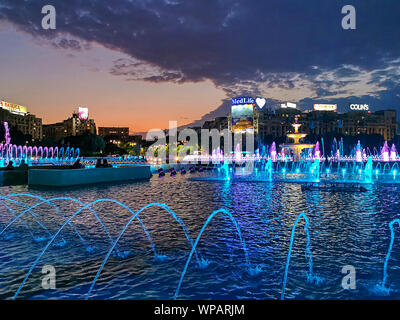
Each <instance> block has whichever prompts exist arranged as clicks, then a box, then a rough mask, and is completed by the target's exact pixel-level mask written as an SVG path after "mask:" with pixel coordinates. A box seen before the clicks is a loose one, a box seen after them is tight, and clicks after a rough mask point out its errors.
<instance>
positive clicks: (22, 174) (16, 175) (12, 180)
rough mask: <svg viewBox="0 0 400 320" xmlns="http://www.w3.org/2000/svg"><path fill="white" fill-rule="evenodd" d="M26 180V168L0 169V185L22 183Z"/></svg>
mask: <svg viewBox="0 0 400 320" xmlns="http://www.w3.org/2000/svg"><path fill="white" fill-rule="evenodd" d="M27 181H28V174H27V170H12V171H7V170H0V186H10V185H22V184H26V183H27Z"/></svg>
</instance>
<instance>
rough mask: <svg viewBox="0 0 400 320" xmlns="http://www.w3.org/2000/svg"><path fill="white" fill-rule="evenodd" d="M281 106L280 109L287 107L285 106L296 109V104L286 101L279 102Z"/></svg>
mask: <svg viewBox="0 0 400 320" xmlns="http://www.w3.org/2000/svg"><path fill="white" fill-rule="evenodd" d="M281 108H282V109H287V108H291V109H296V108H297V105H296V104H295V103H291V102H286V103H281Z"/></svg>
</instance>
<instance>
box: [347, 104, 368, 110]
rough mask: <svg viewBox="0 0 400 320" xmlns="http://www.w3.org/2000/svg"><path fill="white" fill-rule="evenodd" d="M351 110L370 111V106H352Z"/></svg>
mask: <svg viewBox="0 0 400 320" xmlns="http://www.w3.org/2000/svg"><path fill="white" fill-rule="evenodd" d="M350 110H358V111H368V110H369V105H368V104H355V103H353V104H351V105H350Z"/></svg>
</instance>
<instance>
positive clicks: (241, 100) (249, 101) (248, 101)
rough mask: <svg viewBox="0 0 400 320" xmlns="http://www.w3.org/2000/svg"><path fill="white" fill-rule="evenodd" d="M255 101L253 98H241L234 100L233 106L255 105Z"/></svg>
mask: <svg viewBox="0 0 400 320" xmlns="http://www.w3.org/2000/svg"><path fill="white" fill-rule="evenodd" d="M254 102H255V101H254V99H253V98H252V97H239V98H235V99H232V105H233V106H235V105H241V104H254Z"/></svg>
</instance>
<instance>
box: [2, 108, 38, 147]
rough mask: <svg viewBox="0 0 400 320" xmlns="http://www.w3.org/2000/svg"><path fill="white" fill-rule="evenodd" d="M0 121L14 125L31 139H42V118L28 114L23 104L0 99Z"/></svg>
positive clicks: (10, 125)
mask: <svg viewBox="0 0 400 320" xmlns="http://www.w3.org/2000/svg"><path fill="white" fill-rule="evenodd" d="M0 121H1V122H7V123H8V126H9V127H15V128H17V129H18V130H19V131H21V132H22V133H23V134H26V135H31V136H32V139H33V140H41V139H42V135H43V128H42V119H41V118H37V117H36V116H35V115H33V114H30V113H29V112H28V110H27V108H26V107H24V106H20V105H17V104H13V103H10V102H6V101H0Z"/></svg>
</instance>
